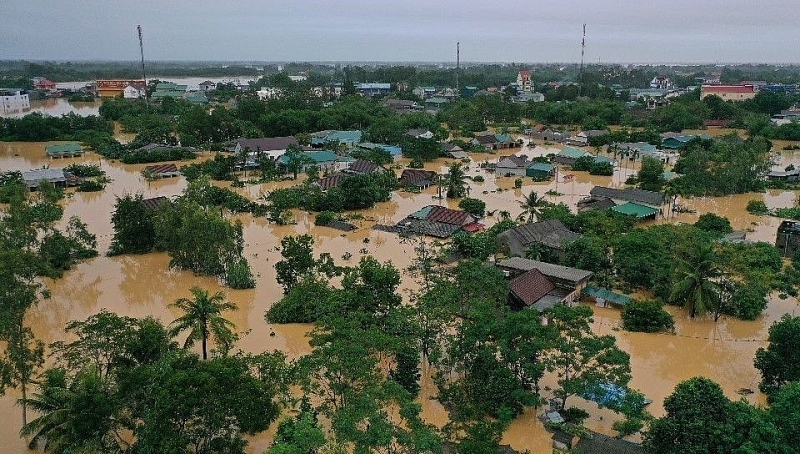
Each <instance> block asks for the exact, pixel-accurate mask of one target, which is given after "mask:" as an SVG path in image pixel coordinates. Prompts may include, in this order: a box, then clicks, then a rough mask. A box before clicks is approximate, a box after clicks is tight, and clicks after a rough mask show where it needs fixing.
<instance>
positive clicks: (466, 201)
mask: <svg viewBox="0 0 800 454" xmlns="http://www.w3.org/2000/svg"><path fill="white" fill-rule="evenodd" d="M458 207H459V208H461V209H462V210H464V211H466V212H467V213H470V214H474V215H475V216H478V217H479V218H482V217H483V216H484V213H485V211H486V202H484V201H483V200H480V199H473V198H471V197H465V198H463V199H461V201H460V202H458Z"/></svg>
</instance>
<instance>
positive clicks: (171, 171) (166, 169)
mask: <svg viewBox="0 0 800 454" xmlns="http://www.w3.org/2000/svg"><path fill="white" fill-rule="evenodd" d="M142 174H143V175H144V176H145V177H147V178H171V177H177V176H179V175H180V174H181V172H180V171H179V170H178V166H176V165H175V164H160V165H154V166H147V167H145V168H144V170H142Z"/></svg>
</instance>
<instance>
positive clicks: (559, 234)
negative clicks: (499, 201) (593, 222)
mask: <svg viewBox="0 0 800 454" xmlns="http://www.w3.org/2000/svg"><path fill="white" fill-rule="evenodd" d="M498 236H514V237H516V238H517V240H518V241H519V243H520V244H522V245H523V246H528V245H531V244H534V243H542V244H544V245H545V246H547V247H551V248H554V249H561V248H562V247H563V246H564V243H566V242H568V241H572V240H575V239H577V238H578V237H579V236H580V235H579V234H577V233H575V232H573V231H572V230H569V229H568V228H567V227H566V226H565V225H564V224H563V223H562V222H561V221H559V220H558V219H548V220H546V221H541V222H536V223H533V224H524V225H520V226H517V227H514V228H513V229H509V230H506V231H505V232H503V233H501V234H500V235H498Z"/></svg>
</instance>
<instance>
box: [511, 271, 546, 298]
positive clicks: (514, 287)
mask: <svg viewBox="0 0 800 454" xmlns="http://www.w3.org/2000/svg"><path fill="white" fill-rule="evenodd" d="M508 285H509V287H510V289H511V293H513V294H514V296H516V297H517V298H519V299H520V301H522V302H523V303H524V304H525V305H526V306H533V305H534V304H536V302H537V301H539V300H540V299H542V298H543V297H544V296H545V295H547V294H548V293H550V292H551V291H553V290H555V288H556V286H555V284H553V283H552V282H550V279H547V277H546V276H545V275H544V274H542V273H541V272H540V271H539V270H537V269H533V270H530V271H527V272H525V273H523V274H521V275H519V276H517V277H515V278H514V279H511V281H509V283H508Z"/></svg>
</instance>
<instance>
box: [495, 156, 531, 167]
mask: <svg viewBox="0 0 800 454" xmlns="http://www.w3.org/2000/svg"><path fill="white" fill-rule="evenodd" d="M529 164H530V162H528V159H527V158H525V157H523V156H515V155H511V156H500V160H499V161H497V167H501V168H504V169H524V168H526V167H528V165H529Z"/></svg>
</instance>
